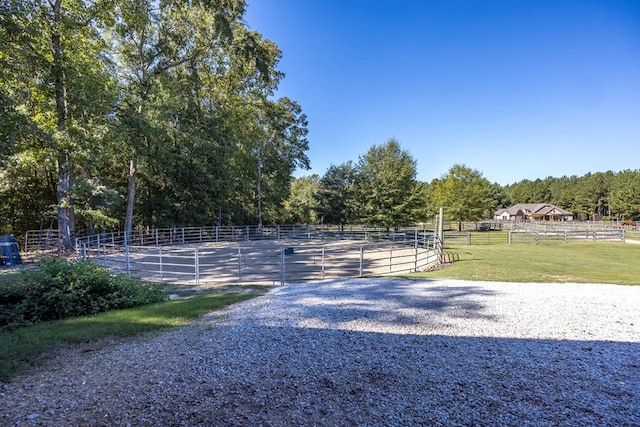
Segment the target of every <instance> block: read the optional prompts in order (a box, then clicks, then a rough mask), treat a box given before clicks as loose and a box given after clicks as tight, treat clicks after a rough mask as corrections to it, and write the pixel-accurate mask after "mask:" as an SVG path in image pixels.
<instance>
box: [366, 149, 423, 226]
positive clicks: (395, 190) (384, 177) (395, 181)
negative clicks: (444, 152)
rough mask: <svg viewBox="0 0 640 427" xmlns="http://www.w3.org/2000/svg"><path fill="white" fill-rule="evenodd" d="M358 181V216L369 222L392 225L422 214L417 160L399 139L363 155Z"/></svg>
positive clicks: (404, 223)
mask: <svg viewBox="0 0 640 427" xmlns="http://www.w3.org/2000/svg"><path fill="white" fill-rule="evenodd" d="M357 170H358V173H357V176H356V182H355V199H356V202H357V209H358V217H359V219H360V221H362V222H363V223H365V224H370V225H377V226H384V227H392V226H400V225H408V224H411V223H413V222H415V221H416V220H418V218H417V217H416V212H417V208H418V206H419V204H420V203H421V201H423V200H424V199H423V198H422V191H421V188H420V186H419V184H418V182H417V180H416V161H415V159H414V158H413V157H412V156H411V154H410V153H409V152H408V151H405V150H403V149H402V148H401V146H400V143H399V142H398V141H397V140H396V139H395V138H392V139H389V140H388V141H387V142H386V143H385V144H382V145H374V146H372V147H371V148H370V149H369V151H368V152H367V153H366V154H364V155H363V156H361V157H360V160H359V161H358V166H357Z"/></svg>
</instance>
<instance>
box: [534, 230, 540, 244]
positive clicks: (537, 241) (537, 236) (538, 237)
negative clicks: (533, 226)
mask: <svg viewBox="0 0 640 427" xmlns="http://www.w3.org/2000/svg"><path fill="white" fill-rule="evenodd" d="M535 236H536V245H537V244H538V243H539V242H540V236H539V235H538V232H537V231H536V232H535Z"/></svg>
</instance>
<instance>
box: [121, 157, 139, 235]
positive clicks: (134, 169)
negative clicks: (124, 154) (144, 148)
mask: <svg viewBox="0 0 640 427" xmlns="http://www.w3.org/2000/svg"><path fill="white" fill-rule="evenodd" d="M137 174H138V162H137V160H136V155H135V153H134V154H132V156H131V160H130V161H129V176H128V181H127V210H126V213H125V219H124V232H125V234H126V236H127V239H128V238H129V237H130V236H131V232H132V231H133V204H134V202H135V199H136V175H137Z"/></svg>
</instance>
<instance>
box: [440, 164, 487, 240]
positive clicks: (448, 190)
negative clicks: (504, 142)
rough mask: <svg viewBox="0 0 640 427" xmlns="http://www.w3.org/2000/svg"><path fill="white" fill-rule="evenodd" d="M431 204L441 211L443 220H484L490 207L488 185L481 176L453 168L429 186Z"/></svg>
mask: <svg viewBox="0 0 640 427" xmlns="http://www.w3.org/2000/svg"><path fill="white" fill-rule="evenodd" d="M431 187H432V190H431V197H432V201H433V203H434V204H435V205H437V206H442V207H444V209H445V215H446V217H447V218H449V219H451V220H453V221H458V229H459V230H461V229H462V221H479V220H481V219H484V218H487V212H491V208H492V198H491V194H492V186H491V183H490V182H489V181H488V180H487V179H486V178H484V177H483V176H482V173H480V172H479V171H477V170H475V169H471V168H469V167H467V166H465V165H457V164H456V165H453V166H452V167H451V168H450V169H449V172H448V174H447V175H446V176H445V177H443V178H442V179H436V180H433V181H432V183H431Z"/></svg>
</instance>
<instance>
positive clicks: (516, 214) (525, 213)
mask: <svg viewBox="0 0 640 427" xmlns="http://www.w3.org/2000/svg"><path fill="white" fill-rule="evenodd" d="M493 218H494V219H496V220H506V221H573V218H574V215H573V214H572V213H571V212H569V211H566V210H564V209H562V208H559V207H557V206H554V205H551V204H549V203H518V204H517V205H513V206H511V207H510V208H506V209H504V208H503V209H499V210H498V211H496V212H495V213H494V214H493Z"/></svg>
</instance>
